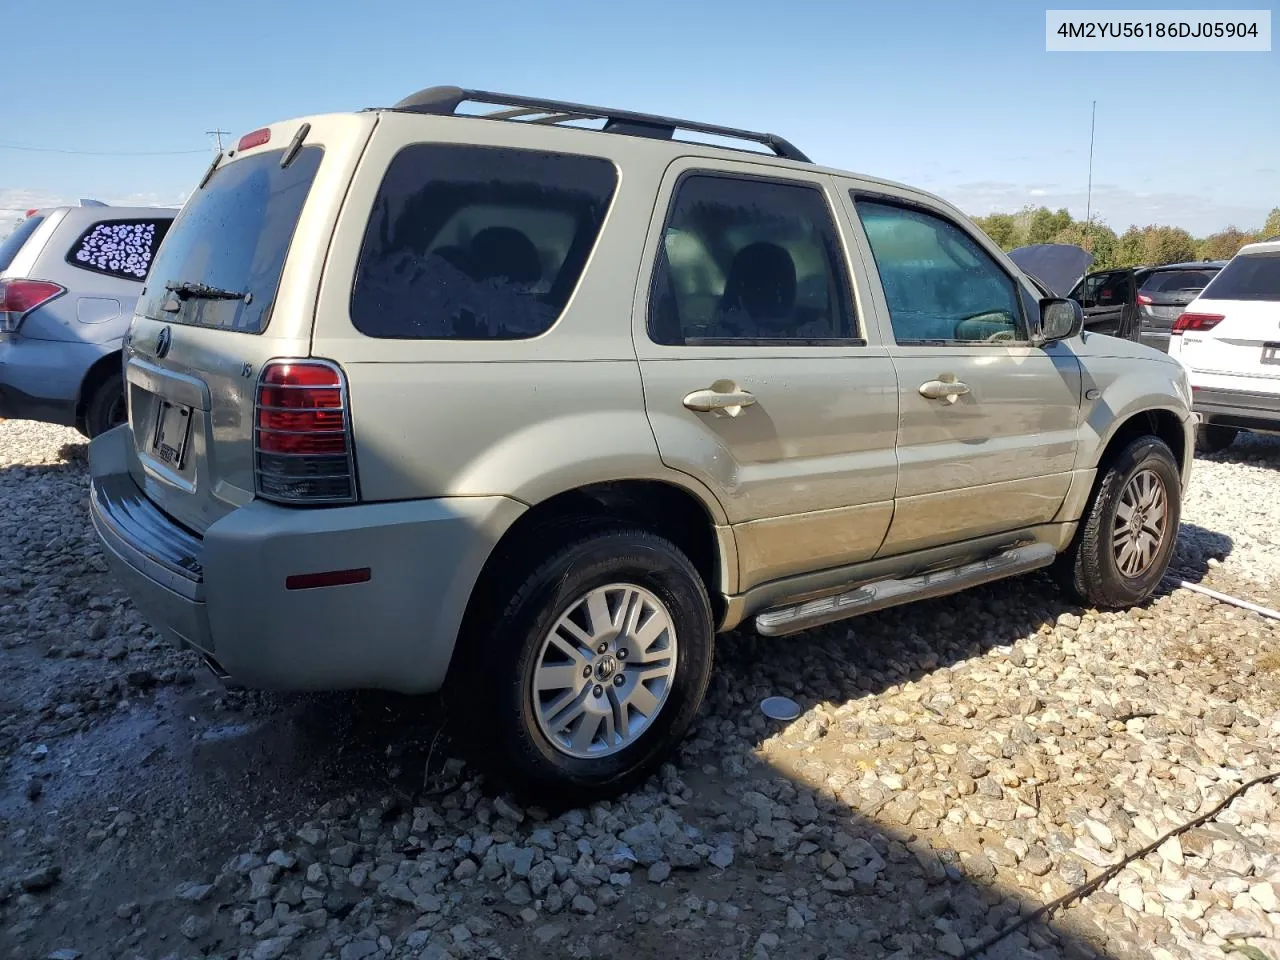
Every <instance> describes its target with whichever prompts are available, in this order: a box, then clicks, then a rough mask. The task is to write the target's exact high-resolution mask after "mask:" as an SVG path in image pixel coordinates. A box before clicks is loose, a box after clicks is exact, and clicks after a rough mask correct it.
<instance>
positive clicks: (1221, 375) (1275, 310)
mask: <svg viewBox="0 0 1280 960" xmlns="http://www.w3.org/2000/svg"><path fill="white" fill-rule="evenodd" d="M1170 332H1171V334H1172V336H1170V338H1169V353H1170V354H1171V355H1172V356H1174V357H1177V358H1178V359H1179V360H1180V361H1181V362H1182V363H1183V364H1185V365H1186V367H1187V369H1188V371H1190V379H1191V389H1192V396H1193V398H1194V399H1193V409H1194V410H1195V411H1196V412H1197V413H1199V414H1200V416H1201V418H1202V419H1203V424H1202V425H1201V427H1200V429H1199V432H1198V437H1197V443H1198V445H1199V447H1200V449H1202V450H1204V451H1205V452H1208V453H1213V452H1216V451H1219V450H1223V449H1225V448H1226V447H1228V446H1230V445H1231V443H1232V442H1233V441H1234V440H1235V438H1236V435H1237V434H1238V433H1239V432H1240V431H1241V430H1259V431H1264V432H1269V433H1275V432H1280V237H1277V238H1275V239H1273V240H1269V241H1267V242H1265V243H1251V244H1249V245H1248V246H1245V247H1242V248H1241V249H1240V252H1239V253H1237V254H1236V255H1235V256H1234V257H1232V259H1231V260H1230V261H1229V262H1228V263H1227V265H1226V266H1225V267H1223V268H1222V269H1221V270H1220V271H1218V273H1217V274H1216V275H1215V276H1214V278H1213V279H1212V280H1210V281H1209V285H1208V286H1206V287H1205V288H1204V289H1203V290H1201V291H1200V295H1199V296H1198V297H1196V298H1195V299H1194V300H1192V301H1191V303H1190V304H1188V305H1187V308H1186V310H1185V311H1184V312H1183V313H1182V314H1180V315H1179V316H1178V318H1177V320H1175V321H1174V323H1173V329H1172V330H1171V331H1170Z"/></svg>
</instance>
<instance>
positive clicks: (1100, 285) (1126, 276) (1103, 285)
mask: <svg viewBox="0 0 1280 960" xmlns="http://www.w3.org/2000/svg"><path fill="white" fill-rule="evenodd" d="M1009 258H1010V259H1011V260H1013V262H1014V263H1016V264H1017V265H1018V266H1019V267H1021V268H1022V271H1023V272H1024V273H1025V274H1027V275H1028V276H1029V277H1031V279H1032V280H1033V282H1035V283H1036V284H1037V285H1038V286H1039V287H1041V288H1043V289H1047V290H1051V291H1052V292H1053V295H1054V296H1059V297H1061V296H1066V297H1069V298H1071V299H1072V300H1075V301H1077V302H1079V303H1080V305H1081V306H1082V307H1083V309H1084V327H1085V329H1086V330H1088V331H1090V332H1092V333H1104V334H1107V335H1109V336H1113V337H1123V338H1125V339H1129V340H1137V339H1138V331H1139V323H1138V320H1139V311H1138V288H1139V287H1140V286H1141V285H1142V283H1143V282H1144V281H1145V280H1146V277H1147V275H1148V273H1149V271H1150V268H1149V267H1124V268H1119V269H1110V270H1095V271H1093V272H1091V273H1086V272H1085V271H1086V270H1087V269H1088V267H1089V265H1090V264H1092V263H1093V255H1092V254H1091V253H1089V252H1088V251H1087V250H1085V249H1084V248H1083V247H1079V246H1076V245H1074V244H1069V243H1039V244H1032V245H1030V246H1025V247H1018V248H1017V249H1015V250H1011V251H1010V252H1009Z"/></svg>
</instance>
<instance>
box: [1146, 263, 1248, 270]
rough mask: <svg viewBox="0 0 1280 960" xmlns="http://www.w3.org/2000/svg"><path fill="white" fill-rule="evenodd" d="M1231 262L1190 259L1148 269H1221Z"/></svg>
mask: <svg viewBox="0 0 1280 960" xmlns="http://www.w3.org/2000/svg"><path fill="white" fill-rule="evenodd" d="M1230 262H1231V261H1229V260H1188V261H1186V262H1185V263H1162V264H1159V265H1158V266H1155V267H1147V268H1146V269H1148V270H1150V271H1152V272H1155V271H1156V270H1204V269H1207V268H1209V267H1216V268H1218V269H1219V270H1221V269H1222V268H1223V267H1225V266H1226V265H1227V264H1228V263H1230Z"/></svg>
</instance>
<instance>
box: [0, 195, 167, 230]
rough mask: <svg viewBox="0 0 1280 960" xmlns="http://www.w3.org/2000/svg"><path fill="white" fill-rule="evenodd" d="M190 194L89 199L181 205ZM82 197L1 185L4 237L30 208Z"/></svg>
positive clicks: (118, 203)
mask: <svg viewBox="0 0 1280 960" xmlns="http://www.w3.org/2000/svg"><path fill="white" fill-rule="evenodd" d="M186 198H187V195H186V194H185V193H181V194H177V195H172V196H162V195H160V194H157V193H129V194H121V195H118V196H105V197H88V198H86V199H91V200H101V201H102V202H103V203H107V204H110V205H111V206H113V207H180V206H182V203H183V201H184V200H186ZM80 199H81V198H80V197H72V196H67V195H63V194H55V193H43V192H40V191H38V190H18V189H11V188H5V187H0V239H3V238H4V237H7V236H8V235H9V234H10V233H11V232H12V230H13V228H14V227H15V226H17V224H18V222H19V221H20V220H22V219H23V218H24V217H25V216H26V215H27V211H28V210H31V209H33V208H41V207H59V206H63V205H65V204H75V203H78V202H79V201H80Z"/></svg>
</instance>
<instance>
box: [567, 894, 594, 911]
mask: <svg viewBox="0 0 1280 960" xmlns="http://www.w3.org/2000/svg"><path fill="white" fill-rule="evenodd" d="M569 908H570V909H571V910H572V911H573V912H574V913H577V914H581V915H582V916H584V917H589V916H591V915H592V914H594V913H595V912H596V903H595V901H594V900H592V899H591V898H590V897H588V896H587V895H586V894H582V893H580V894H578V895H577V896H576V897H574V898H573V901H572V902H571V903H570V904H569Z"/></svg>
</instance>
